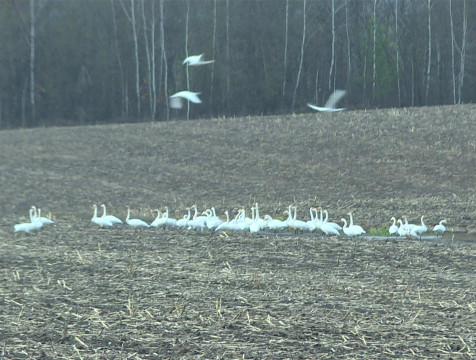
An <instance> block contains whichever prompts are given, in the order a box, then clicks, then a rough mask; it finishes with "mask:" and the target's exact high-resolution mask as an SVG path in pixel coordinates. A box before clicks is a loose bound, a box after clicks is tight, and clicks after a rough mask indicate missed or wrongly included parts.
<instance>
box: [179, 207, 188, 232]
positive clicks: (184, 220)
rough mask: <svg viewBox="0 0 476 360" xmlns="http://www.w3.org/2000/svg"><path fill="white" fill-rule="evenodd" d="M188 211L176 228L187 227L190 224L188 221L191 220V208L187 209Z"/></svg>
mask: <svg viewBox="0 0 476 360" xmlns="http://www.w3.org/2000/svg"><path fill="white" fill-rule="evenodd" d="M185 210H187V215H184V217H183V218H182V219H179V220H177V222H176V226H177V227H186V226H187V224H188V221H189V220H190V208H189V207H188V208H186V209H185Z"/></svg>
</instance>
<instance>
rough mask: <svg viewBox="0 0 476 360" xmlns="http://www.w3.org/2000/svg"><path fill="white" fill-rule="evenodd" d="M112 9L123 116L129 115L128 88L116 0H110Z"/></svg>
mask: <svg viewBox="0 0 476 360" xmlns="http://www.w3.org/2000/svg"><path fill="white" fill-rule="evenodd" d="M110 3H111V9H112V24H113V27H114V45H115V48H116V57H117V63H118V65H119V72H120V73H121V116H122V117H124V116H128V113H127V110H128V109H127V108H126V102H127V99H126V89H125V85H124V70H123V69H122V61H121V55H120V53H119V42H118V41H117V23H116V9H115V8H114V0H110Z"/></svg>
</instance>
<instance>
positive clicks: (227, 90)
mask: <svg viewBox="0 0 476 360" xmlns="http://www.w3.org/2000/svg"><path fill="white" fill-rule="evenodd" d="M226 111H227V113H228V114H229V113H230V1H229V0H226Z"/></svg>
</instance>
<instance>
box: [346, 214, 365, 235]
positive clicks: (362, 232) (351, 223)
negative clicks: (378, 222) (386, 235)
mask: <svg viewBox="0 0 476 360" xmlns="http://www.w3.org/2000/svg"><path fill="white" fill-rule="evenodd" d="M348 215H349V216H350V224H349V228H351V229H352V231H355V232H360V234H365V230H364V229H362V227H361V226H359V225H354V220H353V219H352V213H351V212H350V213H349V214H348ZM360 234H359V235H360Z"/></svg>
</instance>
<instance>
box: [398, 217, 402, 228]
mask: <svg viewBox="0 0 476 360" xmlns="http://www.w3.org/2000/svg"><path fill="white" fill-rule="evenodd" d="M397 223H399V224H400V228H402V227H403V221H402V220H400V219H398V221H397Z"/></svg>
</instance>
